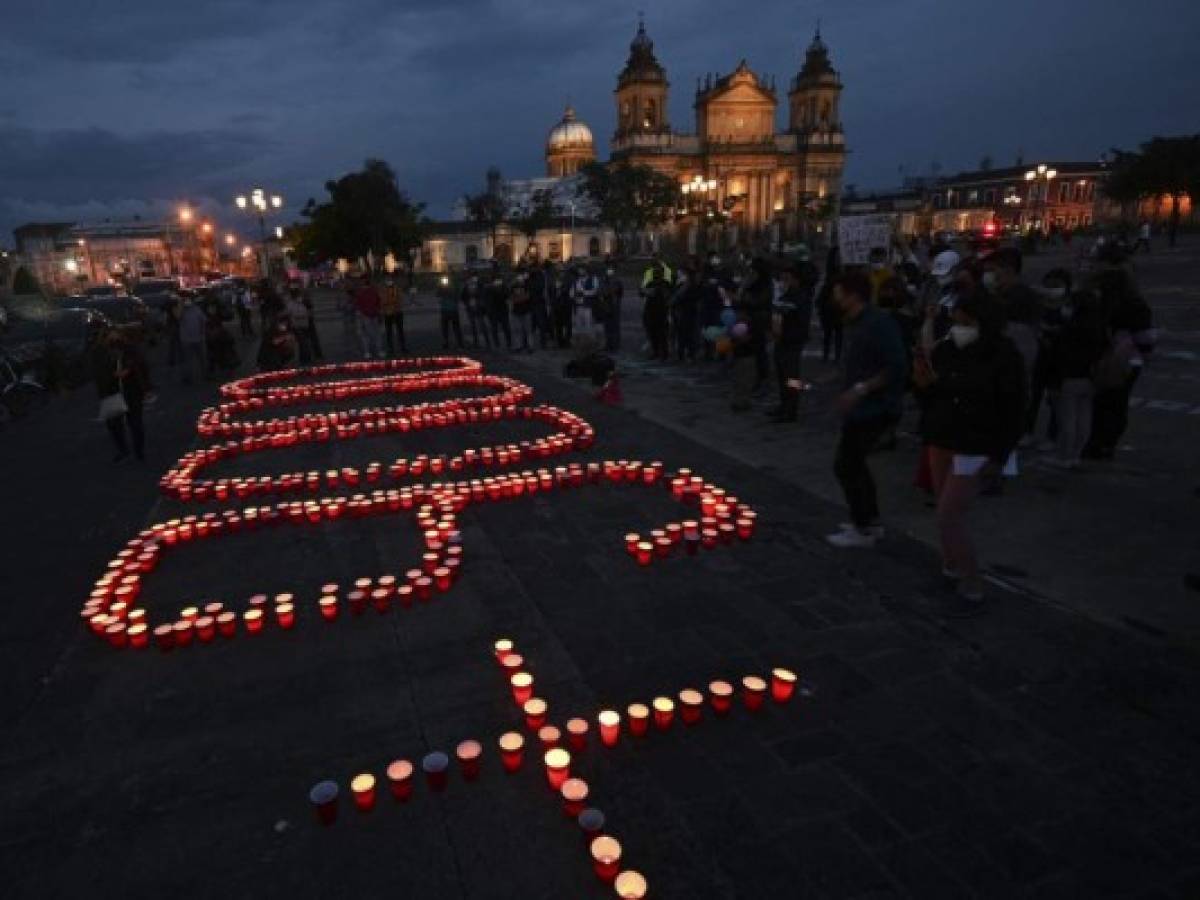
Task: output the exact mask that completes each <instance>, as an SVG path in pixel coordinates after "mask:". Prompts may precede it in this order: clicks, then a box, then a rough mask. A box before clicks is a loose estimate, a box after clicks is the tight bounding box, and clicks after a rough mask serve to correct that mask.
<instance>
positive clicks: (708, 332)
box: [704, 325, 725, 344]
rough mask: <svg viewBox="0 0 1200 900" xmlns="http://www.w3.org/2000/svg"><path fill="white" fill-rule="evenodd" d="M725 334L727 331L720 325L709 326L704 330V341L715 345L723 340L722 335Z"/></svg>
mask: <svg viewBox="0 0 1200 900" xmlns="http://www.w3.org/2000/svg"><path fill="white" fill-rule="evenodd" d="M724 333H725V329H724V328H722V327H721V326H720V325H709V326H708V327H707V328H705V329H704V339H705V340H706V341H708V342H709V343H710V344H715V343H716V342H717V341H719V340H720V339H721V335H723V334H724Z"/></svg>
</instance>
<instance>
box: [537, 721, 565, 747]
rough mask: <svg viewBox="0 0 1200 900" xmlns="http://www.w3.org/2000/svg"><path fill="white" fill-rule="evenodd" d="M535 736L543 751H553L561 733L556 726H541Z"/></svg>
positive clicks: (560, 738)
mask: <svg viewBox="0 0 1200 900" xmlns="http://www.w3.org/2000/svg"><path fill="white" fill-rule="evenodd" d="M537 736H538V743H540V744H541V745H542V749H543V750H553V749H554V748H555V747H557V746H558V744H559V742H560V741H561V740H562V732H561V731H559V730H558V726H556V725H543V726H542V727H541V728H539V729H538V733H537Z"/></svg>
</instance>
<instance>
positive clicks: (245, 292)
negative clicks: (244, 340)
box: [237, 285, 254, 337]
mask: <svg viewBox="0 0 1200 900" xmlns="http://www.w3.org/2000/svg"><path fill="white" fill-rule="evenodd" d="M237 314H238V323H239V324H240V325H241V329H242V337H254V325H253V316H254V294H252V293H251V292H250V286H249V285H245V286H243V287H242V289H241V290H240V291H238V293H237Z"/></svg>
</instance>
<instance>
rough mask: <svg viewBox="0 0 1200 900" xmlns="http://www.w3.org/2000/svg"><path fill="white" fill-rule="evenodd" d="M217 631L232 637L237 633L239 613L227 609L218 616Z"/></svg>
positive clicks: (223, 635) (224, 635)
mask: <svg viewBox="0 0 1200 900" xmlns="http://www.w3.org/2000/svg"><path fill="white" fill-rule="evenodd" d="M217 631H219V632H221V636H222V637H227V638H231V637H233V636H234V635H235V634H237V613H233V612H230V611H229V610H226V611H225V612H223V613H221V614H220V615H219V616H217Z"/></svg>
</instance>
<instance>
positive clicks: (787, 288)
mask: <svg viewBox="0 0 1200 900" xmlns="http://www.w3.org/2000/svg"><path fill="white" fill-rule="evenodd" d="M814 269H815V267H814V266H813V264H812V263H810V262H807V260H805V261H797V262H793V263H791V264H790V265H789V266H788V267H787V268H785V269H784V271H783V284H782V292H781V293H780V295H779V299H777V300H776V301H775V303H774V307H773V308H774V320H775V321H774V329H773V330H774V333H775V373H776V377H777V378H778V380H779V406H778V407H776V408H775V409H774V410H772V412H771V419H772V421H774V422H780V423H782V422H795V421H796V419H797V418H798V416H799V412H800V388H801V384H800V359H801V356H802V354H803V352H804V345H805V344H807V343H808V329H809V324H810V322H811V321H812V311H813V286H814V285H815V283H816V272H815V271H814Z"/></svg>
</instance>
